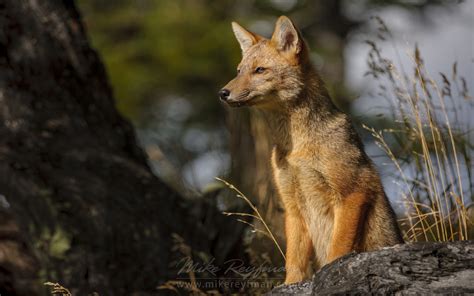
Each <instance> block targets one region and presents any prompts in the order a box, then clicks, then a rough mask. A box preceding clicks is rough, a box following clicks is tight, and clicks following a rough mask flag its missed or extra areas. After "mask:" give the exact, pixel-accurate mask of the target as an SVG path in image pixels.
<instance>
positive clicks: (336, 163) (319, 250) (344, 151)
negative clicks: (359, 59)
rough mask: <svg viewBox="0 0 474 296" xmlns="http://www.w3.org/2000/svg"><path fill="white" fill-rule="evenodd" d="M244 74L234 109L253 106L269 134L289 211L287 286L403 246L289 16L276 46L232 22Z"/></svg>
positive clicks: (229, 96)
mask: <svg viewBox="0 0 474 296" xmlns="http://www.w3.org/2000/svg"><path fill="white" fill-rule="evenodd" d="M233 29H234V32H235V35H236V37H237V39H238V41H239V43H240V45H241V48H242V53H243V57H242V61H241V62H240V64H239V67H238V69H239V74H238V75H237V77H236V78H235V79H233V80H232V81H230V82H229V83H228V84H227V85H226V86H225V89H223V90H222V91H223V92H222V93H223V94H226V95H223V96H222V97H221V98H222V99H223V100H225V101H226V102H227V103H228V104H229V105H231V106H255V107H257V108H258V109H259V110H261V111H262V113H263V115H264V116H265V117H266V119H267V121H268V124H269V125H270V127H271V129H270V130H271V131H272V135H273V142H274V143H273V144H274V149H273V151H272V169H273V177H274V180H275V184H276V187H277V191H278V193H279V196H280V198H281V199H282V201H283V204H284V206H285V211H286V212H285V232H286V239H287V249H286V257H287V261H286V268H287V274H286V281H285V282H286V283H287V284H289V283H293V282H297V281H301V280H303V279H305V278H307V277H308V276H309V272H308V270H309V268H310V262H311V261H312V262H313V266H314V267H316V268H320V267H321V266H323V265H325V264H327V263H329V262H331V261H333V260H335V259H336V258H339V257H341V256H343V255H345V254H347V253H349V252H351V251H369V250H375V249H378V248H381V247H384V246H390V245H394V244H397V243H401V242H403V240H402V238H401V235H400V231H399V229H398V225H397V222H396V220H395V215H394V213H393V210H392V208H391V207H390V203H389V202H388V199H387V197H386V195H385V193H384V190H383V187H382V184H381V182H380V178H379V176H378V173H377V171H376V170H375V168H374V166H373V164H372V162H371V161H370V159H369V158H368V156H367V155H366V154H365V152H364V149H363V145H362V143H361V141H360V139H359V137H358V135H357V134H356V132H355V130H354V128H353V127H352V124H351V121H350V119H349V118H348V116H347V115H346V114H344V113H342V112H341V111H340V110H338V109H337V108H336V107H335V106H334V104H333V103H332V101H331V99H330V98H329V95H328V93H327V90H326V88H325V87H324V84H323V82H322V80H321V79H320V77H319V76H318V74H317V73H316V71H315V70H314V68H313V67H312V66H311V63H310V62H309V54H308V48H307V46H306V44H305V43H304V41H303V39H302V38H301V36H300V33H299V32H298V31H297V30H296V28H295V27H294V25H293V23H292V22H291V21H290V20H289V19H288V18H287V17H284V16H283V17H280V18H279V19H278V21H277V24H276V26H275V31H274V33H273V36H272V38H271V40H268V39H265V38H263V37H261V36H258V35H256V34H254V33H251V32H248V31H247V30H245V29H244V28H242V27H241V26H239V25H237V24H236V23H233Z"/></svg>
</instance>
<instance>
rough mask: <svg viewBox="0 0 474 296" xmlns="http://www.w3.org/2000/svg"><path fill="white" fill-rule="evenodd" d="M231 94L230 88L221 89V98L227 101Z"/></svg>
mask: <svg viewBox="0 0 474 296" xmlns="http://www.w3.org/2000/svg"><path fill="white" fill-rule="evenodd" d="M229 96H230V90H228V89H227V88H223V89H221V90H220V91H219V98H221V100H223V101H227V99H229Z"/></svg>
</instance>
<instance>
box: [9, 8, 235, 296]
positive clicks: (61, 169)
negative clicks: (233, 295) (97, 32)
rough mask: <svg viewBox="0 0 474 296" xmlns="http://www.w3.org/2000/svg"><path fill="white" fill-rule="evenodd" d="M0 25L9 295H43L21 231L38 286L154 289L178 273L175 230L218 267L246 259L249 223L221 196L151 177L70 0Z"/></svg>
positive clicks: (122, 291) (17, 13)
mask: <svg viewBox="0 0 474 296" xmlns="http://www.w3.org/2000/svg"><path fill="white" fill-rule="evenodd" d="M0 32H1V34H0V52H1V54H0V69H1V71H0V102H1V104H0V208H2V207H5V206H8V207H9V212H10V213H11V214H12V215H14V216H13V217H14V219H11V218H10V217H8V216H6V215H3V211H0V218H2V219H0V252H3V251H8V252H7V253H6V254H7V257H8V258H7V259H5V258H0V284H4V283H5V285H6V284H11V285H12V288H11V289H10V290H7V288H9V287H7V286H6V287H5V289H4V290H1V291H2V295H3V292H5V293H7V292H9V293H10V292H12V291H13V290H12V289H16V292H17V293H20V291H32V292H31V293H26V292H25V293H24V294H23V295H34V294H35V292H37V291H38V290H40V288H39V287H38V286H35V287H30V286H29V285H30V284H32V283H33V280H31V281H29V279H30V278H33V279H34V276H35V275H36V273H35V271H36V268H37V266H38V265H37V264H36V260H35V258H32V257H33V256H32V255H31V254H29V253H28V252H27V251H28V250H27V248H24V247H23V246H22V245H21V240H20V239H19V238H18V239H17V237H16V235H17V234H18V232H20V233H22V234H23V236H24V237H26V238H27V242H28V244H29V246H31V247H32V248H33V253H34V255H35V257H36V259H37V262H38V264H39V267H40V273H39V274H37V275H38V276H39V281H37V282H36V281H35V282H34V283H35V284H37V285H39V284H40V283H41V282H40V281H42V282H45V281H52V282H56V281H57V282H60V283H61V284H63V285H64V286H66V287H68V288H70V289H71V291H72V292H73V294H77V295H87V294H89V293H92V292H94V291H95V292H98V293H99V294H100V295H130V294H136V293H139V294H140V295H149V294H154V293H156V287H157V286H158V285H159V284H160V283H162V282H163V281H165V280H167V279H170V278H171V279H175V278H176V277H177V274H176V271H177V269H179V267H178V266H176V265H175V264H174V265H173V264H172V263H173V262H174V261H173V260H177V259H181V257H182V256H183V255H182V254H179V252H178V253H176V252H174V251H173V247H174V241H173V234H176V235H179V236H180V237H182V241H180V247H183V245H184V244H188V245H189V247H190V248H192V250H195V251H196V252H202V253H203V254H206V255H207V256H211V257H215V258H217V259H216V261H215V264H216V265H218V264H219V263H222V262H223V261H225V260H226V258H228V257H230V258H244V257H243V251H242V250H243V248H242V247H240V245H241V238H242V231H243V225H242V224H240V223H237V222H235V221H234V220H232V219H226V218H225V217H224V216H223V215H222V214H221V213H220V211H218V210H217V206H216V204H215V198H211V197H210V198H209V199H208V200H193V201H191V200H186V199H184V198H182V197H181V196H179V195H178V194H176V193H175V192H174V191H173V190H171V189H170V188H169V187H168V186H167V185H165V184H164V183H163V182H162V181H161V180H159V179H158V178H156V177H155V176H154V175H153V174H152V173H151V171H150V169H149V167H148V165H147V163H146V158H145V156H144V154H143V153H142V151H141V149H140V148H139V147H138V146H137V144H136V140H135V133H134V131H133V129H132V127H131V125H130V123H129V122H127V121H126V120H124V119H123V117H122V116H121V115H120V114H119V113H118V112H117V110H116V109H115V107H114V98H113V96H112V92H111V89H110V87H109V84H108V81H107V77H106V74H105V71H104V68H103V65H102V63H101V61H100V59H99V58H98V56H97V54H96V52H95V51H93V50H92V49H91V48H90V47H89V44H88V40H87V38H86V34H85V31H84V28H83V25H82V23H81V20H80V16H79V14H78V12H77V10H76V8H75V5H74V2H72V1H68V0H63V1H59V0H57V1H40V2H34V1H30V2H28V1H27V2H19V1H15V0H9V1H6V2H4V3H2V4H0ZM15 224H18V227H19V229H20V231H18V230H17V229H15V227H14V226H15ZM191 256H192V254H191ZM0 257H2V256H0ZM12 276H13V277H16V276H18V278H13V279H10V278H9V277H12ZM183 276H186V275H181V277H183ZM22 279H23V280H25V281H17V280H22ZM27 280H28V281H27ZM17 282H18V283H19V284H18V285H17ZM1 288H3V287H1ZM7 294H8V293H7ZM8 295H11V294H8Z"/></svg>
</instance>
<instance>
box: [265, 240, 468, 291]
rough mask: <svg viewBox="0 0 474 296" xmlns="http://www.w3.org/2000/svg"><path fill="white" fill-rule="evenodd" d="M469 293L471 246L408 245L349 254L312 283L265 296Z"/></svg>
mask: <svg viewBox="0 0 474 296" xmlns="http://www.w3.org/2000/svg"><path fill="white" fill-rule="evenodd" d="M468 293H474V242H473V241H463V242H453V243H413V244H405V245H398V246H395V247H392V248H386V249H383V250H380V251H375V252H369V253H361V254H350V255H347V256H345V257H343V258H341V259H339V260H337V261H336V262H334V263H332V264H330V265H327V266H325V267H324V268H322V269H321V270H320V271H319V272H318V273H317V274H315V276H314V277H313V279H312V280H311V281H306V282H302V283H298V284H295V285H288V286H280V287H277V288H275V289H273V290H272V292H270V293H269V295H346V294H356V295H360V294H377V295H393V294H399V295H420V294H422V295H432V294H450V295H460V294H468Z"/></svg>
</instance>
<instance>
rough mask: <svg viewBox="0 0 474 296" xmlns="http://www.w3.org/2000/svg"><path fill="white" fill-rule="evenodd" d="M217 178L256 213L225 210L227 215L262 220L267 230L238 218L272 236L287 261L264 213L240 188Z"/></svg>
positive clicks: (257, 230)
mask: <svg viewBox="0 0 474 296" xmlns="http://www.w3.org/2000/svg"><path fill="white" fill-rule="evenodd" d="M216 180H218V181H220V182H222V183H224V185H226V186H227V187H229V189H231V190H233V191H235V192H236V193H237V197H238V198H241V199H243V200H244V201H245V202H246V203H247V204H248V205H249V206H250V208H251V209H252V211H253V213H254V214H248V213H234V212H224V214H225V215H227V216H240V217H251V218H254V219H256V220H257V221H260V222H261V223H262V225H263V227H264V228H265V231H262V230H260V229H258V228H257V226H255V225H254V224H252V223H249V222H247V221H245V220H242V219H237V221H239V222H242V223H244V224H247V225H249V226H250V227H252V230H253V231H254V232H258V233H262V234H263V235H265V236H267V237H268V238H270V239H271V240H272V241H273V243H274V244H275V246H276V247H277V248H278V251H280V254H281V256H282V257H283V259H284V260H285V261H286V257H285V253H283V250H282V248H281V247H280V244H279V243H278V241H277V240H276V238H275V236H274V235H273V233H272V231H271V230H270V228H269V227H268V225H267V223H266V222H265V220H264V219H263V217H262V215H261V214H260V212H259V210H258V208H257V207H256V206H255V205H254V204H253V203H252V202H251V201H250V199H248V197H246V196H245V194H243V193H242V192H241V191H240V190H239V189H237V188H236V187H235V186H234V185H232V184H231V183H229V182H227V181H225V180H223V179H221V178H218V177H216Z"/></svg>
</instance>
